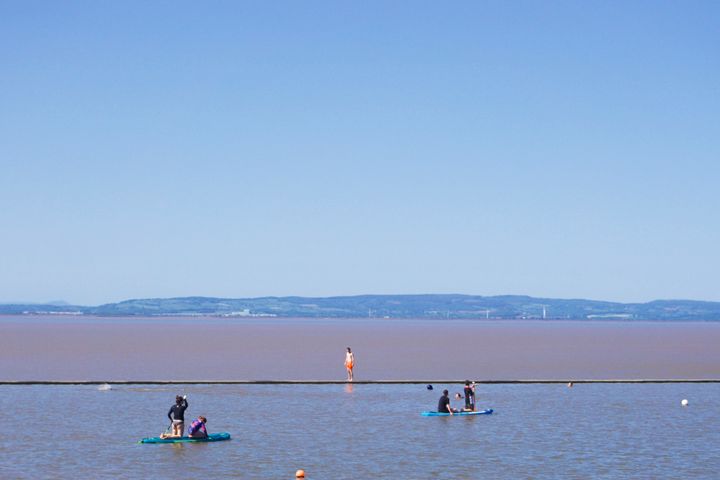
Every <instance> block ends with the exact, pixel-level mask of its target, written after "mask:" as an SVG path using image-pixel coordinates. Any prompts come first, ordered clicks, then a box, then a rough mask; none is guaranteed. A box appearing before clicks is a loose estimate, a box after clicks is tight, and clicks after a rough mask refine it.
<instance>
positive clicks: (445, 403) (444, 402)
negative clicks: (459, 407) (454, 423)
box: [437, 390, 456, 415]
mask: <svg viewBox="0 0 720 480" xmlns="http://www.w3.org/2000/svg"><path fill="white" fill-rule="evenodd" d="M449 393H450V392H448V391H447V390H443V394H442V397H440V400H438V407H437V411H438V413H449V414H450V415H453V414H454V413H455V412H456V410H455V409H454V408H452V407H451V406H450V397H449V396H448V395H449Z"/></svg>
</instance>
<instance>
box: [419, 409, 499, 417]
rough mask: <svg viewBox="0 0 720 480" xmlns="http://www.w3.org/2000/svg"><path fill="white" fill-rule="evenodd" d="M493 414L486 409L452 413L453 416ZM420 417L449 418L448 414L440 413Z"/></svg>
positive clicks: (427, 413)
mask: <svg viewBox="0 0 720 480" xmlns="http://www.w3.org/2000/svg"><path fill="white" fill-rule="evenodd" d="M492 412H493V409H492V408H488V409H487V410H478V411H477V412H457V413H454V414H453V416H455V415H490V414H491V413H492ZM420 415H422V416H423V417H449V416H450V414H449V413H440V412H422V413H421V414H420Z"/></svg>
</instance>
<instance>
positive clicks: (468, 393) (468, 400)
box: [463, 380, 475, 412]
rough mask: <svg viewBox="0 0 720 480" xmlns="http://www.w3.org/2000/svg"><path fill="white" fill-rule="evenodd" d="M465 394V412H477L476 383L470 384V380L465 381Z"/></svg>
mask: <svg viewBox="0 0 720 480" xmlns="http://www.w3.org/2000/svg"><path fill="white" fill-rule="evenodd" d="M463 393H464V394H465V411H466V412H474V411H475V382H472V383H470V380H465V389H464V390H463Z"/></svg>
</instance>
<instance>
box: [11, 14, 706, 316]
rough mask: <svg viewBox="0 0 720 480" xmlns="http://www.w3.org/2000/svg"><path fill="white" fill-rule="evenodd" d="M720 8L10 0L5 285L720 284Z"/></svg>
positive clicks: (21, 290) (420, 287)
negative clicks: (719, 23)
mask: <svg viewBox="0 0 720 480" xmlns="http://www.w3.org/2000/svg"><path fill="white" fill-rule="evenodd" d="M718 18H720V2H716V1H707V2H702V1H683V2H676V1H647V2H645V1H630V2H627V1H604V2H599V1H588V2H578V1H534V0H533V1H513V2H503V1H492V2H490V1H469V2H436V1H426V2H422V1H420V2H418V1H405V2H402V1H366V0H363V1H334V0H333V1H327V2H321V1H302V2H301V1H285V2H283V1H272V2H268V1H255V2H249V1H247V2H243V1H227V2H223V1H209V2H182V1H145V0H143V1H118V2H112V1H95V0H92V1H45V2H41V1H26V0H0V113H1V114H0V225H1V226H2V230H0V301H5V302H8V301H9V302H12V301H34V302H40V301H50V300H65V301H68V302H71V303H80V304H88V305H94V304H99V303H105V302H113V301H118V300H123V299H128V298H142V297H173V296H186V295H204V296H224V297H251V296H265V295H303V296H305V295H307V296H331V295H355V294H365V293H388V294H390V293H467V294H477V295H495V294H527V295H533V296H547V297H559V298H591V299H604V300H616V301H648V300H652V299H658V298H666V299H669V298H688V299H705V300H720V287H718V285H719V283H718V274H719V272H720V254H718V248H719V246H720V220H719V219H718V217H719V215H718V209H719V208H718V207H720V27H719V26H718Z"/></svg>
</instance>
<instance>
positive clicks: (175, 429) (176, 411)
mask: <svg viewBox="0 0 720 480" xmlns="http://www.w3.org/2000/svg"><path fill="white" fill-rule="evenodd" d="M187 408H188V402H187V395H184V396H182V397H181V396H180V395H177V396H176V397H175V405H173V406H172V407H170V411H169V412H168V418H169V419H170V421H171V422H172V434H171V435H168V436H172V437H182V436H183V430H184V429H185V410H187Z"/></svg>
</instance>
